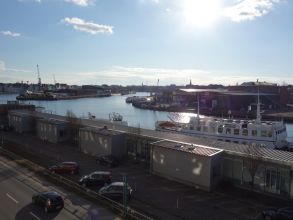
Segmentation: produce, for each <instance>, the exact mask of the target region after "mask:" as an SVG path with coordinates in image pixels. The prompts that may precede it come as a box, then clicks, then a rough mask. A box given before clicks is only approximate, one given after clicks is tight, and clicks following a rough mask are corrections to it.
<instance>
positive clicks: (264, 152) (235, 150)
mask: <svg viewBox="0 0 293 220" xmlns="http://www.w3.org/2000/svg"><path fill="white" fill-rule="evenodd" d="M159 133H160V134H162V135H161V137H162V138H164V139H168V140H170V141H172V140H173V139H174V138H176V139H177V140H180V142H184V143H190V144H195V145H200V146H206V147H212V148H216V149H221V150H224V152H225V153H227V154H230V155H235V156H241V157H249V153H250V152H251V151H254V153H255V154H256V155H255V156H256V157H257V158H259V159H261V160H263V161H269V162H273V163H276V162H277V163H278V164H283V165H287V166H292V167H293V152H289V151H283V150H276V149H270V148H266V147H254V149H253V150H251V147H250V146H249V145H244V144H236V143H232V142H225V141H218V140H214V139H208V138H204V137H192V136H187V135H182V134H178V133H176V134H175V133H172V134H168V133H166V132H159Z"/></svg>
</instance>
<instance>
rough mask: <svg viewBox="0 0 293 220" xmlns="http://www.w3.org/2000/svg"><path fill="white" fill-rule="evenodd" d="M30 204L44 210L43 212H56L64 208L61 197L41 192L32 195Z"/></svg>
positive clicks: (55, 193)
mask: <svg viewBox="0 0 293 220" xmlns="http://www.w3.org/2000/svg"><path fill="white" fill-rule="evenodd" d="M32 203H34V204H36V205H39V206H41V207H42V208H44V211H45V212H50V211H58V210H61V209H62V208H63V207H64V201H63V198H62V196H60V195H59V194H58V193H57V192H53V191H51V192H41V193H37V194H35V195H33V197H32Z"/></svg>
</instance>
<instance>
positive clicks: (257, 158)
mask: <svg viewBox="0 0 293 220" xmlns="http://www.w3.org/2000/svg"><path fill="white" fill-rule="evenodd" d="M246 147H247V148H246V149H245V154H246V155H245V157H244V159H243V162H244V167H245V168H246V169H247V171H248V172H249V174H250V177H251V182H250V184H251V190H252V189H253V188H254V181H255V175H256V172H257V170H258V168H259V166H260V164H261V159H262V147H259V146H256V144H250V145H247V146H246Z"/></svg>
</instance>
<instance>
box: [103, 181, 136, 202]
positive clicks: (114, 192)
mask: <svg viewBox="0 0 293 220" xmlns="http://www.w3.org/2000/svg"><path fill="white" fill-rule="evenodd" d="M124 184H125V183H124V182H113V183H111V184H110V185H107V186H104V187H102V188H101V189H100V190H99V194H100V195H102V196H105V197H108V198H110V199H123V190H124V189H123V188H124ZM132 191H133V190H132V188H131V187H130V186H129V185H128V184H127V186H126V192H125V193H126V196H127V199H130V198H131V196H132Z"/></svg>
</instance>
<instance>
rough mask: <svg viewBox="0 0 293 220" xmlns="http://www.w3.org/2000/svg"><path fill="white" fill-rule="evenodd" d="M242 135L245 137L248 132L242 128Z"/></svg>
mask: <svg viewBox="0 0 293 220" xmlns="http://www.w3.org/2000/svg"><path fill="white" fill-rule="evenodd" d="M242 135H243V136H247V135H248V130H247V129H246V128H244V129H243V130H242Z"/></svg>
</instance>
